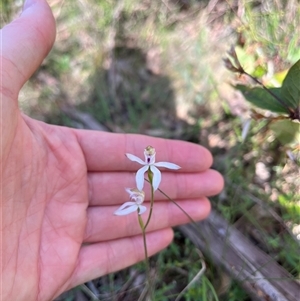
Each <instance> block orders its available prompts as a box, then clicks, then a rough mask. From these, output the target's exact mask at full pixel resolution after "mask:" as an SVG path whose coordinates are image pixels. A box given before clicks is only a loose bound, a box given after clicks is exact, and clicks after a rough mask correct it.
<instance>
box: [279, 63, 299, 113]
mask: <svg viewBox="0 0 300 301" xmlns="http://www.w3.org/2000/svg"><path fill="white" fill-rule="evenodd" d="M281 98H282V99H283V101H284V102H285V103H286V104H287V105H288V107H290V108H291V109H293V110H296V109H297V108H299V107H300V60H298V61H297V62H296V63H295V64H294V65H293V66H292V67H291V68H290V70H289V71H288V74H287V75H286V77H285V79H284V81H283V84H282V87H281Z"/></svg>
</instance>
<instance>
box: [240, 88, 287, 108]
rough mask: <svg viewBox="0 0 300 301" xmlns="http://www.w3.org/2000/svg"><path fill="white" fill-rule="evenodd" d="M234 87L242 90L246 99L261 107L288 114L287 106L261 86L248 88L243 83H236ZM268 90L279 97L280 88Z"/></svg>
mask: <svg viewBox="0 0 300 301" xmlns="http://www.w3.org/2000/svg"><path fill="white" fill-rule="evenodd" d="M235 88H236V89H237V90H239V91H241V92H242V94H243V95H244V97H245V98H246V100H248V101H249V102H250V103H252V104H253V105H255V106H257V107H259V108H261V109H265V110H269V111H272V112H275V113H285V114H288V110H287V108H285V107H284V106H283V105H282V104H280V102H279V101H278V100H277V99H276V98H274V97H273V96H272V95H271V94H270V93H268V92H267V91H266V90H265V89H263V88H260V87H255V88H250V87H248V86H245V85H236V86H235ZM269 90H270V91H271V92H272V93H273V94H275V95H276V96H278V97H279V98H280V90H281V88H269Z"/></svg>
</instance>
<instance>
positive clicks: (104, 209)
mask: <svg viewBox="0 0 300 301" xmlns="http://www.w3.org/2000/svg"><path fill="white" fill-rule="evenodd" d="M54 36H55V23H54V20H53V16H52V13H51V10H50V8H49V7H48V5H47V3H46V1H44V0H33V1H30V2H27V6H26V9H25V10H24V12H23V13H22V15H21V16H20V17H19V18H18V19H17V20H15V21H14V22H12V23H11V24H9V25H8V26H6V27H5V28H3V30H2V47H3V50H2V68H1V78H2V82H1V91H0V92H1V112H2V114H1V134H2V141H1V142H2V143H1V162H2V177H1V190H2V191H1V197H2V202H1V213H2V224H1V235H2V243H1V251H2V275H4V277H3V279H2V292H1V294H2V297H3V300H26V301H28V300H39V301H42V300H51V299H53V298H55V297H56V296H58V295H59V294H61V293H62V292H63V291H65V290H67V289H70V288H72V287H74V286H76V285H79V284H81V283H83V282H86V281H88V280H91V279H93V278H96V277H99V276H101V275H104V274H107V273H111V272H114V271H117V270H120V269H122V268H125V267H127V266H129V265H132V264H134V263H136V262H138V261H140V260H143V259H144V248H143V240H142V236H141V229H140V226H139V224H138V222H137V217H136V214H130V215H128V216H124V217H119V216H114V215H113V212H114V211H115V210H116V209H117V208H118V207H119V205H120V204H122V203H124V202H125V201H126V200H127V198H128V197H127V193H126V192H125V190H124V188H125V187H134V186H135V181H134V171H136V170H137V167H138V166H137V165H135V164H134V163H132V162H130V161H129V160H127V159H126V157H125V156H124V154H125V153H132V154H136V155H138V156H139V155H140V154H142V153H143V149H144V148H145V147H146V146H147V145H153V146H154V147H155V148H156V151H157V161H170V162H174V163H176V164H178V165H180V166H181V170H180V171H177V172H174V173H173V172H169V171H168V172H163V175H162V183H161V186H160V188H161V189H162V190H163V191H164V192H166V193H167V194H168V195H169V196H170V197H171V198H173V199H174V200H175V201H176V202H177V203H178V204H179V205H180V206H181V207H182V208H183V209H184V210H185V211H186V212H187V213H188V214H189V215H190V216H191V217H192V218H193V219H194V220H200V219H203V218H205V217H206V216H207V215H208V214H209V211H210V204H209V201H208V200H207V199H206V196H209V195H213V194H217V193H218V192H219V191H220V190H221V189H222V186H223V180H222V177H221V176H220V175H219V174H218V173H217V172H215V171H213V170H210V169H209V167H210V166H211V164H212V157H211V155H210V153H209V152H208V151H207V150H206V149H204V148H203V147H201V146H198V145H194V144H190V143H187V142H181V141H171V140H165V139H158V138H151V137H146V136H142V135H125V134H110V133H104V132H96V131H84V130H75V129H71V128H66V127H59V126H53V125H48V124H45V123H43V122H39V121H36V120H33V119H31V118H29V117H28V116H25V115H23V114H22V113H21V112H20V111H19V108H18V93H19V91H20V89H21V87H22V86H23V84H24V83H25V82H26V81H27V80H28V79H29V77H30V76H31V75H32V73H33V72H34V71H35V70H36V68H38V66H39V65H40V63H41V62H42V60H43V59H44V57H45V56H46V55H47V53H48V52H49V50H50V48H51V46H52V44H53V42H54ZM147 189H148V190H147ZM149 190H150V189H149V187H148V188H147V187H146V189H145V191H146V195H148V196H149V195H150V194H149ZM147 200H148V201H149V197H148V199H147ZM145 215H146V214H145ZM186 222H188V219H187V218H186V216H185V215H184V214H182V212H181V211H180V210H178V208H177V207H176V206H174V205H173V204H172V203H170V202H169V201H168V200H166V199H165V198H164V197H163V196H162V195H161V194H160V193H157V194H156V197H155V207H154V211H153V215H152V219H151V222H150V224H149V227H148V228H147V231H148V233H147V247H148V254H149V255H152V254H154V253H156V252H158V251H159V250H161V249H163V248H165V247H166V246H167V245H168V244H169V243H170V242H171V240H172V230H171V228H170V227H172V226H175V225H178V224H182V223H186Z"/></svg>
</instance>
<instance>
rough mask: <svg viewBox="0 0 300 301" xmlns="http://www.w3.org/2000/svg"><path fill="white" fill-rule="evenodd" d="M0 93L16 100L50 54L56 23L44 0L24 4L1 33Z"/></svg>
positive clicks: (30, 0)
mask: <svg viewBox="0 0 300 301" xmlns="http://www.w3.org/2000/svg"><path fill="white" fill-rule="evenodd" d="M1 37H2V50H1V63H2V66H1V70H0V72H1V74H0V76H1V78H2V83H1V86H2V87H0V92H1V91H2V93H3V96H4V97H8V98H10V99H14V100H15V101H17V96H18V93H19V91H20V89H21V88H22V86H23V85H24V83H25V82H26V81H27V80H28V79H29V78H30V76H31V75H32V74H33V73H34V71H35V70H36V69H37V68H38V67H39V65H40V64H41V63H42V61H43V59H44V58H45V57H46V56H47V54H48V52H49V51H50V49H51V47H52V45H53V43H54V39H55V21H54V17H53V15H52V12H51V9H50V7H49V6H48V4H47V2H46V1H45V0H27V1H26V3H25V5H24V9H23V12H22V14H21V15H20V17H19V18H17V19H16V20H14V21H13V22H12V23H10V24H8V25H7V26H5V27H4V28H3V29H2V30H1Z"/></svg>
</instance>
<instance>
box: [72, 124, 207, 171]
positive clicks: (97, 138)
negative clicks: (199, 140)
mask: <svg viewBox="0 0 300 301" xmlns="http://www.w3.org/2000/svg"><path fill="white" fill-rule="evenodd" d="M74 131H75V132H76V134H77V137H78V141H79V143H80V146H81V148H82V151H83V154H84V156H85V160H86V164H87V168H88V170H89V171H100V170H101V171H121V170H132V171H136V170H137V169H138V168H140V167H141V165H139V164H138V163H135V162H131V161H130V160H129V159H127V158H126V157H125V153H131V154H134V155H136V156H138V157H140V158H142V159H143V160H144V149H145V147H147V146H148V145H151V146H153V147H154V148H155V149H156V161H157V162H159V161H167V162H171V163H175V164H177V165H179V166H180V167H181V169H180V170H179V172H199V171H203V170H206V169H208V168H209V167H210V166H211V164H212V156H211V154H210V152H209V151H208V150H207V149H206V148H204V147H202V146H200V145H197V144H193V143H190V142H184V141H178V140H168V139H162V138H154V137H149V136H144V135H135V134H113V133H105V132H98V131H86V130H74Z"/></svg>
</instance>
